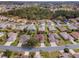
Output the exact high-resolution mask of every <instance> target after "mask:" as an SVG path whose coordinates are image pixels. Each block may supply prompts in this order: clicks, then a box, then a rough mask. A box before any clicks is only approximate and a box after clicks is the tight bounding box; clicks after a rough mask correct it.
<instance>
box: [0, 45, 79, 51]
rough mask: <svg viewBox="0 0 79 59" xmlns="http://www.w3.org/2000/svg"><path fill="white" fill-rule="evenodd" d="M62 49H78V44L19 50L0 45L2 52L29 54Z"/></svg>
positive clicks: (18, 48) (19, 48) (14, 47)
mask: <svg viewBox="0 0 79 59" xmlns="http://www.w3.org/2000/svg"><path fill="white" fill-rule="evenodd" d="M64 48H69V49H76V48H79V44H71V45H66V46H55V47H39V48H21V47H16V46H2V45H0V49H2V50H11V51H18V52H20V51H30V52H36V51H40V50H42V51H58V50H63V49H64Z"/></svg>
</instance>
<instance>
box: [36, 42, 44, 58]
mask: <svg viewBox="0 0 79 59" xmlns="http://www.w3.org/2000/svg"><path fill="white" fill-rule="evenodd" d="M40 47H45V44H44V43H41V46H40ZM34 57H35V58H41V57H42V56H41V55H40V51H37V52H36V53H35V56H34Z"/></svg>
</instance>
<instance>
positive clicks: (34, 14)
mask: <svg viewBox="0 0 79 59" xmlns="http://www.w3.org/2000/svg"><path fill="white" fill-rule="evenodd" d="M1 14H2V15H7V16H8V15H13V16H19V17H21V18H27V19H29V20H40V19H52V18H57V17H59V16H62V17H65V18H67V19H69V18H76V17H79V11H76V10H75V11H67V10H57V11H55V12H53V11H50V9H47V8H40V7H26V8H21V9H17V10H16V9H14V10H11V11H8V12H4V13H1Z"/></svg>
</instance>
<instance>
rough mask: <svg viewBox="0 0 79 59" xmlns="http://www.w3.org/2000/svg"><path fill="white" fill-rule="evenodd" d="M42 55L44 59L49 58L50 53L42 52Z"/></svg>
mask: <svg viewBox="0 0 79 59" xmlns="http://www.w3.org/2000/svg"><path fill="white" fill-rule="evenodd" d="M40 54H41V56H42V57H43V58H49V52H44V51H40Z"/></svg>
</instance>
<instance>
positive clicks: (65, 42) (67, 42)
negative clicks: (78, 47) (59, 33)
mask: <svg viewBox="0 0 79 59" xmlns="http://www.w3.org/2000/svg"><path fill="white" fill-rule="evenodd" d="M67 44H72V43H71V42H70V41H68V40H64V39H60V40H59V43H57V45H58V46H62V45H67Z"/></svg>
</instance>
